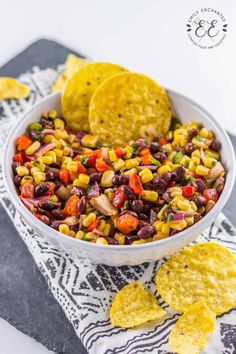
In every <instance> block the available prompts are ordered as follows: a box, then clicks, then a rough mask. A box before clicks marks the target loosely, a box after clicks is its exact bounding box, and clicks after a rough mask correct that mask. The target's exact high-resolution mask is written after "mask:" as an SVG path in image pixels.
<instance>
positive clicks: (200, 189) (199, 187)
mask: <svg viewBox="0 0 236 354" xmlns="http://www.w3.org/2000/svg"><path fill="white" fill-rule="evenodd" d="M195 183H196V185H197V190H198V192H199V193H203V191H204V190H205V189H207V186H206V185H205V183H204V182H203V180H202V179H201V178H198V179H197V180H196V181H195Z"/></svg>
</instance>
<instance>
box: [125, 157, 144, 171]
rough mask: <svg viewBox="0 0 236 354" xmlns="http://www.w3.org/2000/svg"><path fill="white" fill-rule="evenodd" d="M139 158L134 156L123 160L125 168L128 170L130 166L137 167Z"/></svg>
mask: <svg viewBox="0 0 236 354" xmlns="http://www.w3.org/2000/svg"><path fill="white" fill-rule="evenodd" d="M140 161H141V160H140V158H139V157H135V158H134V159H128V160H126V161H125V168H126V170H130V169H131V168H134V167H137V166H138V165H139V164H140Z"/></svg>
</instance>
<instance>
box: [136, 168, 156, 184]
mask: <svg viewBox="0 0 236 354" xmlns="http://www.w3.org/2000/svg"><path fill="white" fill-rule="evenodd" d="M139 176H140V177H141V181H142V183H147V182H150V181H151V180H152V179H153V174H152V172H151V171H150V170H149V169H148V168H146V167H145V168H144V169H143V170H142V171H141V172H140V173H139Z"/></svg>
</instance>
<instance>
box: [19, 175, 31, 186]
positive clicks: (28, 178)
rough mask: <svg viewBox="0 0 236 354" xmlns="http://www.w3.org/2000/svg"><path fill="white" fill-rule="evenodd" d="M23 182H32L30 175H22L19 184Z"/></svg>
mask: <svg viewBox="0 0 236 354" xmlns="http://www.w3.org/2000/svg"><path fill="white" fill-rule="evenodd" d="M25 183H33V177H32V176H24V177H23V178H22V180H21V182H20V185H21V186H23V185H24V184H25Z"/></svg>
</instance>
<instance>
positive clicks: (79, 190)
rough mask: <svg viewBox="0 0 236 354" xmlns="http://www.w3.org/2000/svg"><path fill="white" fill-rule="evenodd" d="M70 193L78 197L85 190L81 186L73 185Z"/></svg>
mask: <svg viewBox="0 0 236 354" xmlns="http://www.w3.org/2000/svg"><path fill="white" fill-rule="evenodd" d="M71 194H76V195H77V196H78V197H79V198H81V197H83V195H84V194H85V191H84V189H83V188H81V187H76V186H73V187H72V189H71Z"/></svg>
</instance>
